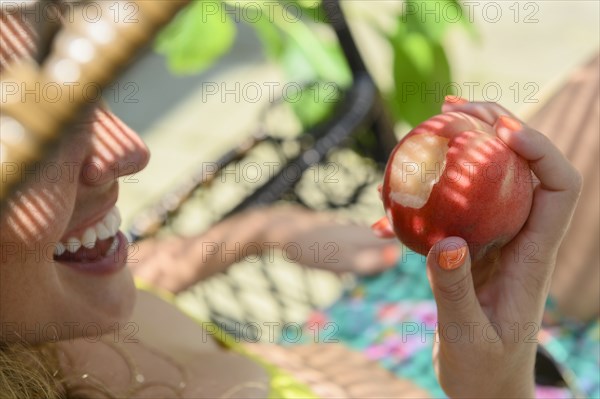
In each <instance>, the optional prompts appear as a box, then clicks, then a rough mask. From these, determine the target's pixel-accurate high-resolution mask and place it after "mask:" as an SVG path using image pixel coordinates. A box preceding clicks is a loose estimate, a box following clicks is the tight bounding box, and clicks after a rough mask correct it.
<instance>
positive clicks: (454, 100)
mask: <svg viewBox="0 0 600 399" xmlns="http://www.w3.org/2000/svg"><path fill="white" fill-rule="evenodd" d="M444 102H445V103H448V104H456V105H460V104H467V103H468V102H469V100H466V99H464V98H462V97H459V96H452V95H448V96H446V97H444Z"/></svg>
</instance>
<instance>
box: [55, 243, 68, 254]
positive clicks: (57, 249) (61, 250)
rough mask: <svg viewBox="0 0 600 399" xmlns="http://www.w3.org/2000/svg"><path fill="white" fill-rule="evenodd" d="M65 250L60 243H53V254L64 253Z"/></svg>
mask: <svg viewBox="0 0 600 399" xmlns="http://www.w3.org/2000/svg"><path fill="white" fill-rule="evenodd" d="M65 251H66V248H65V246H64V245H63V244H62V243H60V242H57V243H56V244H54V255H56V256H61V255H62V254H64V253H65Z"/></svg>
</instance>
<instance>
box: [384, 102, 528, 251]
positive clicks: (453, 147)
mask: <svg viewBox="0 0 600 399" xmlns="http://www.w3.org/2000/svg"><path fill="white" fill-rule="evenodd" d="M416 135H437V136H442V137H445V138H446V139H448V140H449V141H448V143H447V146H448V152H447V153H446V168H445V169H444V171H443V173H442V174H441V176H440V177H439V180H438V182H437V183H436V184H434V185H433V188H432V190H431V193H430V195H429V198H428V199H427V202H426V203H425V205H423V206H422V207H420V208H414V207H410V206H404V205H402V204H401V203H399V202H398V201H396V200H395V199H394V198H392V196H391V194H392V184H391V179H392V178H397V176H392V167H391V165H392V161H393V160H394V157H395V156H396V154H397V152H398V150H399V149H400V148H401V147H402V146H403V144H404V143H405V142H406V140H407V139H409V138H410V137H413V136H416ZM449 165H451V166H449ZM382 199H383V203H384V207H385V210H386V215H387V217H388V219H389V220H390V223H391V225H392V226H393V229H394V233H395V234H396V236H397V237H398V238H399V239H400V241H402V242H403V243H404V244H405V245H406V246H407V247H409V248H410V249H412V250H413V251H415V252H417V253H420V254H422V255H426V254H427V253H428V252H429V250H430V249H431V247H432V246H433V245H434V244H435V243H436V242H438V241H439V240H441V239H443V238H446V237H449V236H458V237H462V238H463V239H465V240H466V241H467V243H468V244H469V248H470V251H471V256H473V258H474V259H475V260H477V259H479V258H481V256H483V255H485V254H486V253H489V251H490V249H491V248H492V247H493V248H499V247H501V246H503V245H505V244H506V243H507V242H509V241H510V240H511V239H512V238H514V237H515V235H516V234H517V233H518V232H519V231H520V230H521V228H522V227H523V225H524V224H525V222H526V220H527V218H528V216H529V212H530V210H531V205H532V200H533V183H532V175H531V170H530V168H529V165H528V163H527V161H525V160H524V159H523V158H521V157H520V156H518V155H517V154H516V153H515V152H513V151H512V150H511V149H510V148H508V147H507V146H506V144H504V142H502V141H501V140H500V139H499V138H498V137H497V136H496V135H495V133H494V130H493V128H492V126H490V125H488V124H486V123H484V122H483V121H481V120H479V119H476V118H473V117H471V116H469V115H466V114H462V113H457V112H455V113H445V114H442V115H438V116H435V117H433V118H431V119H429V120H427V121H425V122H423V123H421V124H420V125H418V126H417V127H415V128H414V129H413V130H412V131H411V132H410V133H408V134H407V135H406V136H405V137H404V138H403V139H402V140H401V141H400V142H399V143H398V144H397V145H396V147H395V148H394V150H393V152H392V154H391V156H390V159H389V161H388V164H387V167H386V170H385V176H384V183H383V189H382Z"/></svg>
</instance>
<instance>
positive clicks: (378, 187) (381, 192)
mask: <svg viewBox="0 0 600 399" xmlns="http://www.w3.org/2000/svg"><path fill="white" fill-rule="evenodd" d="M377 192H378V193H379V199H380V200H382V201H383V184H380V185H378V186H377Z"/></svg>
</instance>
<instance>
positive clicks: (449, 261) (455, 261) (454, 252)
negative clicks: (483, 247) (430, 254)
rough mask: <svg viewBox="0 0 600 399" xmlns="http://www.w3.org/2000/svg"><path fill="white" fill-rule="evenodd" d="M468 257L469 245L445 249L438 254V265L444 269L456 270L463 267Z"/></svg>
mask: <svg viewBox="0 0 600 399" xmlns="http://www.w3.org/2000/svg"><path fill="white" fill-rule="evenodd" d="M466 259H467V247H466V246H462V247H460V248H456V247H454V246H452V248H448V249H444V250H442V251H440V253H439V255H438V265H440V267H441V268H442V269H444V270H454V269H458V268H459V267H461V266H462V265H463V264H464V263H465V260H466Z"/></svg>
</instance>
